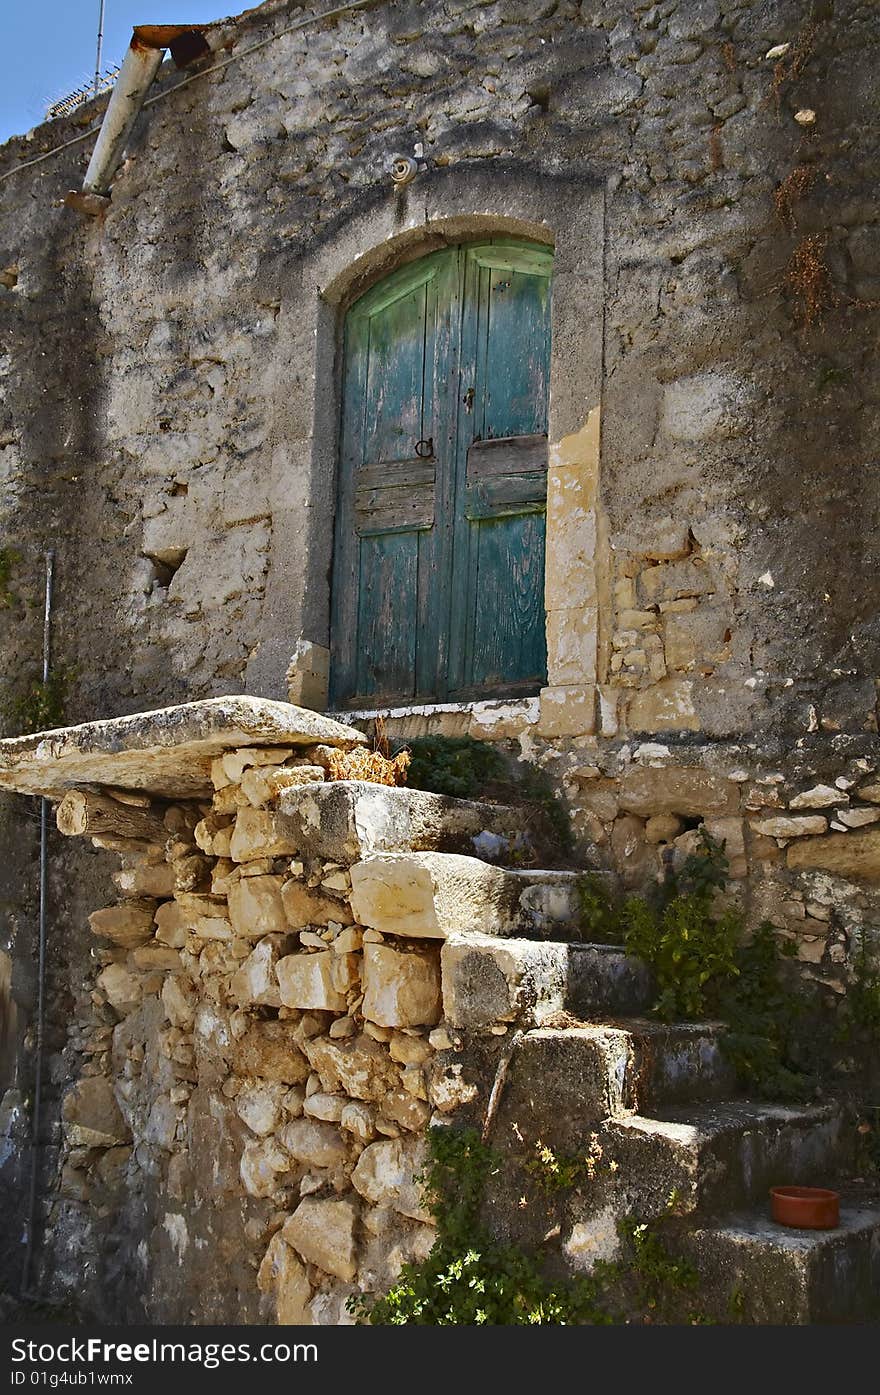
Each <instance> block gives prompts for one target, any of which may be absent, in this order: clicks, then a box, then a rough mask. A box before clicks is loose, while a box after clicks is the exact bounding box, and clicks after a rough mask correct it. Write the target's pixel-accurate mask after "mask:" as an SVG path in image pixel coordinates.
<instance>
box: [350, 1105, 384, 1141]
mask: <svg viewBox="0 0 880 1395" xmlns="http://www.w3.org/2000/svg"><path fill="white" fill-rule="evenodd" d="M386 1098H387V1097H386ZM339 1123H340V1125H341V1127H342V1128H343V1129H345V1131H346V1132H347V1133H353V1134H354V1136H355V1138H357V1139H360V1141H361V1143H370V1142H371V1141H372V1139H374V1138H375V1137H376V1112H375V1110H374V1109H373V1108H372V1107H371V1106H370V1105H368V1104H363V1103H361V1101H359V1100H358V1101H355V1100H350V1101H349V1103H348V1104H346V1105H345V1106H344V1108H343V1110H342V1114H341V1116H340V1119H339Z"/></svg>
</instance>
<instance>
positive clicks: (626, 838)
mask: <svg viewBox="0 0 880 1395" xmlns="http://www.w3.org/2000/svg"><path fill="white" fill-rule="evenodd" d="M611 852H612V856H613V858H614V866H615V868H616V869H617V871H618V872H619V873H620V876H621V878H622V880H623V884H624V886H625V887H626V888H627V889H628V890H639V889H642V888H644V886H645V885H646V884H647V883H648V882H650V881H652V880H654V879H656V876H657V872H658V870H659V862H658V859H657V850H656V848H655V847H653V846H652V845H651V844H650V843H649V842H648V840H647V837H646V833H645V824H644V823H643V821H642V820H641V819H637V818H636V817H635V815H633V814H622V815H621V816H620V818H619V819H615V820H614V827H613V828H612V830H611Z"/></svg>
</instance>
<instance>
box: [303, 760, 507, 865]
mask: <svg viewBox="0 0 880 1395" xmlns="http://www.w3.org/2000/svg"><path fill="white" fill-rule="evenodd" d="M281 810H282V812H283V813H284V814H285V816H287V817H288V818H290V820H291V822H292V824H293V826H294V827H295V829H296V835H297V839H298V841H299V843H300V846H301V848H302V850H303V852H304V854H306V855H307V856H309V857H320V858H323V859H325V860H326V861H330V862H339V863H343V864H346V865H347V864H348V863H351V862H357V861H358V860H359V859H361V858H364V857H367V856H369V855H370V854H372V853H385V852H389V853H390V852H419V851H428V850H433V849H442V850H443V851H444V852H471V851H472V850H473V839H474V838H475V837H476V836H477V835H479V834H480V833H482V832H484V831H486V830H488V831H490V832H492V833H497V834H500V835H504V834H511V833H515V832H518V831H519V830H520V829H522V827H523V817H522V814H521V812H520V811H518V810H515V809H509V808H505V807H504V806H492V805H487V804H482V803H479V802H477V801H474V800H470V799H452V798H450V797H449V796H447V795H442V794H432V793H430V792H428V791H425V790H415V789H406V788H398V787H394V786H391V785H376V784H370V783H369V782H367V781H363V780H334V781H332V782H330V783H327V784H323V785H313V786H310V787H306V788H302V789H291V790H287V791H285V793H284V794H283V795H282V798H281ZM342 885H343V886H344V882H343V883H342Z"/></svg>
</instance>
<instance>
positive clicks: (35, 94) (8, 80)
mask: <svg viewBox="0 0 880 1395" xmlns="http://www.w3.org/2000/svg"><path fill="white" fill-rule="evenodd" d="M250 2H251V4H253V3H256V0H250ZM105 6H106V10H105V17H104V61H103V64H102V67H111V66H112V65H114V64H116V63H119V62H121V60H122V58H123V56H124V54H125V50H126V48H127V47H128V41H129V39H130V38H131V31H132V28H133V27H134V25H136V24H199V23H204V22H206V21H207V20H211V19H220V18H222V17H223V16H224V15H227V14H236V13H239V12H240V11H241V10H243V9H246V8H249V5H248V0H242V3H241V4H238V3H236V0H228V3H227V4H226V5H224V0H105ZM99 8H100V0H6V3H5V4H4V3H2V0H0V10H2V11H3V60H2V64H0V142H2V141H5V140H8V139H9V137H10V136H14V135H20V134H22V133H23V132H25V131H29V130H30V128H31V127H32V126H37V125H39V123H40V122H41V121H43V120H44V118H45V114H46V107H47V106H48V105H49V103H50V102H52V101H57V100H58V99H59V98H60V97H64V96H66V95H67V93H68V92H72V91H73V90H74V88H76V87H80V86H81V85H82V84H83V83H86V82H89V81H90V80H91V78H92V76H93V74H94V71H95V41H96V38H97V34H98V11H99Z"/></svg>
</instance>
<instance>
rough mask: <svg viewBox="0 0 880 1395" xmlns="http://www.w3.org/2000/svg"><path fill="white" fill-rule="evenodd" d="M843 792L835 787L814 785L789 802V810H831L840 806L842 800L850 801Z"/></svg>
mask: <svg viewBox="0 0 880 1395" xmlns="http://www.w3.org/2000/svg"><path fill="white" fill-rule="evenodd" d="M848 798H849V796H848V795H844V794H843V792H842V790H839V789H835V787H834V786H833V785H813V786H812V787H811V788H810V789H808V790H803V791H802V793H801V794H796V795H795V796H794V798H793V799H790V800H789V801H788V807H789V809H829V808H831V807H832V805H834V804H840V803H841V802H842V800H844V799H848Z"/></svg>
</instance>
